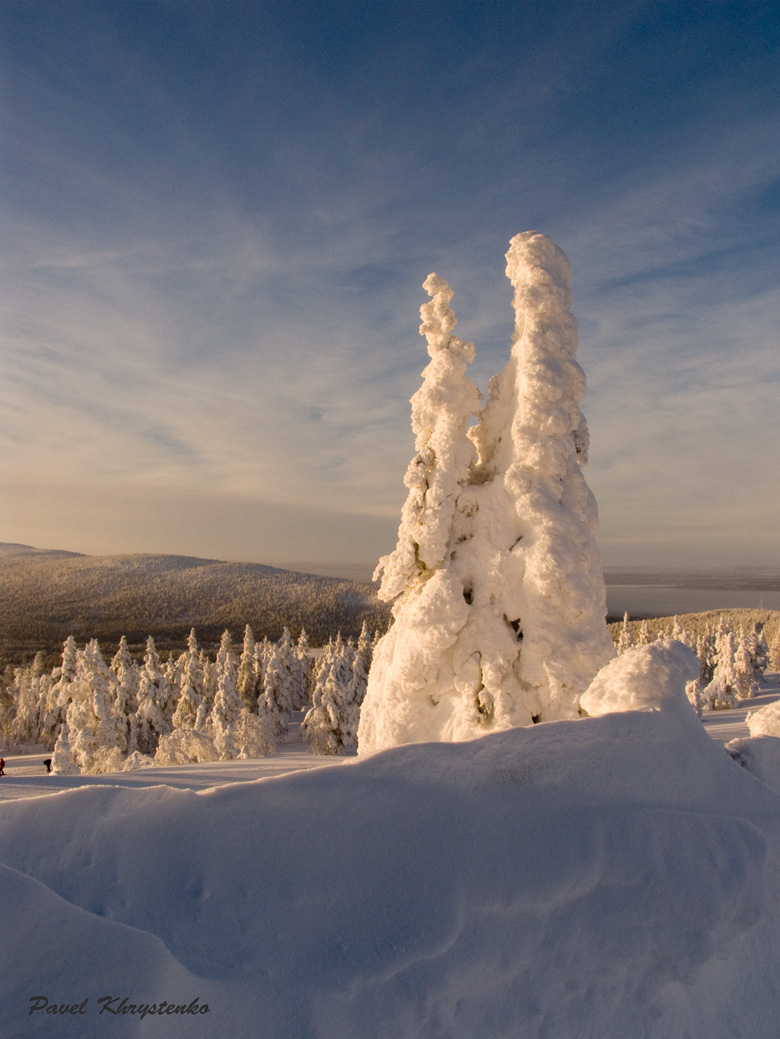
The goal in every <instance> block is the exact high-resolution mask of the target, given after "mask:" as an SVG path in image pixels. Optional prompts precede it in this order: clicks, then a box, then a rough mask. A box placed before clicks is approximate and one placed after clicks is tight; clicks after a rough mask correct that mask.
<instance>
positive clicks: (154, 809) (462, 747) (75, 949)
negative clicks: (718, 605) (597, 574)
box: [0, 643, 780, 1039]
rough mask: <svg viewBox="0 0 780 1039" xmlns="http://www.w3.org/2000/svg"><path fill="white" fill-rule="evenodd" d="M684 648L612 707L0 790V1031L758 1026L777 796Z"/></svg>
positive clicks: (246, 1032)
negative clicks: (181, 1013)
mask: <svg viewBox="0 0 780 1039" xmlns="http://www.w3.org/2000/svg"><path fill="white" fill-rule="evenodd" d="M687 653H688V651H687V650H685V649H684V647H681V648H678V647H677V646H676V645H675V644H671V643H670V644H667V645H666V646H661V647H660V648H659V649H657V650H656V649H655V648H653V647H640V648H637V649H633V650H630V651H629V652H628V653H627V654H625V655H624V658H622V659H621V661H620V666H618V662H615V664H611V665H609V666H608V667H607V668H606V669H605V671H603V672H602V673H601V675H600V676H599V678H598V679H597V681H596V683H594V685H593V686H592V687H591V690H590V691H589V694H588V696H587V698H586V702H588V703H590V705H591V709H592V710H593V711H594V712H597V711H601V712H602V713H599V715H598V716H597V717H590V718H583V719H579V720H575V721H566V720H563V721H558V722H552V723H549V724H540V725H536V726H532V727H528V728H513V729H510V730H507V731H503V732H499V733H494V734H490V735H487V736H485V737H483V738H481V739H477V740H473V741H465V742H460V743H444V742H439V743H433V744H416V745H408V746H404V747H398V748H394V749H391V750H388V751H386V752H384V753H378V754H376V755H372V756H371V757H369V758H366V759H357V760H356V761H355V762H354V763H347V764H344V765H341V766H340V767H338V768H323V769H315V770H312V771H309V772H306V773H296V774H291V775H288V776H284V777H280V778H278V779H271V780H263V781H259V782H255V783H244V784H237V785H234V786H230V787H222V788H220V789H215V790H210V791H206V792H204V793H200V794H196V793H193V792H191V791H184V790H173V789H170V788H166V787H152V788H145V789H134V790H131V789H127V788H123V787H122V786H121V777H118V778H117V784H118V785H114V786H110V785H105V786H98V785H92V786H89V787H85V788H82V789H78V790H74V791H70V792H67V793H61V794H55V795H50V796H47V797H41V798H37V799H32V800H30V799H27V800H24V801H16V802H6V803H3V804H0V862H1V863H2V867H1V868H0V872H2V878H1V879H0V919H2V921H3V933H4V941H3V943H2V947H1V948H2V951H1V952H0V960H1V961H2V962H0V968H2V969H0V1014H1V1015H2V1022H1V1023H0V1034H2V1035H3V1036H4V1037H17V1036H24V1037H25V1039H36V1037H38V1036H40V1037H44V1036H46V1037H54V1039H71V1037H73V1039H76V1037H78V1039H91V1037H97V1036H105V1035H107V1034H109V1031H110V1034H111V1036H112V1037H114V1039H131V1037H132V1039H135V1037H143V1039H145V1037H148V1036H152V1035H154V1036H164V1037H166V1039H169V1037H176V1039H178V1037H184V1036H187V1037H188V1039H199V1037H204V1039H205V1037H206V1036H208V1037H212V1036H215V1035H219V1036H236V1037H250V1036H257V1035H262V1036H264V1037H267V1039H292V1037H299V1036H305V1037H307V1039H365V1037H366V1036H372V1037H377V1039H434V1037H436V1039H441V1037H443V1036H447V1037H448V1039H484V1037H485V1036H490V1037H491V1039H504V1037H507V1039H508V1037H512V1039H517V1037H519V1036H522V1037H523V1039H542V1037H544V1039H604V1037H606V1036H620V1037H623V1036H627V1037H628V1036H630V1037H631V1039H734V1037H735V1036H739V1039H771V1037H773V1036H774V1035H776V1031H777V1007H778V1005H780V966H778V965H779V964H780V905H779V904H778V890H780V886H779V885H778V853H780V797H778V795H777V794H776V793H775V792H774V791H773V790H771V789H770V788H769V787H768V786H767V785H766V784H764V783H762V782H760V781H759V780H758V779H756V778H755V777H754V776H752V775H750V774H749V773H748V772H747V771H746V770H745V769H744V768H741V767H740V766H739V764H737V763H736V762H735V761H734V760H732V758H731V757H730V755H729V754H728V753H727V752H726V751H725V750H724V748H723V747H722V745H720V744H717V743H715V742H713V741H712V740H711V739H710V738H709V737H708V736H707V735H706V733H705V732H704V730H703V728H702V726H701V724H700V722H699V721H698V719H697V718H696V717H695V715H694V713H693V711H692V709H691V708H690V706H689V705H688V703H687V700H686V697H685V681H686V676H687V673H688V667H689V664H690V657H689V656H688V655H687ZM625 658H628V662H626V659H625ZM652 673H658V674H659V676H660V678H659V682H658V684H657V685H656V689H655V693H653V691H652V685H651V674H652ZM632 690H633V691H632ZM610 705H612V707H617V708H619V709H617V710H613V709H612V707H610ZM603 712H606V713H603ZM767 738H768V737H764V739H767ZM203 767H208V766H203ZM107 781H108V780H107ZM37 994H47V995H48V996H49V998H50V999H51V1000H53V1001H57V1002H60V1001H61V1002H71V1001H78V1002H80V1001H81V1000H82V999H85V998H88V999H89V1004H88V1009H89V1011H90V1012H89V1013H87V1014H86V1015H84V1016H82V1017H70V1016H68V1017H64V1016H63V1017H48V1018H47V1017H45V1015H44V1014H42V1013H38V1014H34V1015H32V1016H30V1015H29V1012H28V1010H29V1005H30V1003H29V1001H30V997H31V996H33V995H37ZM106 995H111V996H117V997H121V996H127V998H128V1001H131V1002H136V1003H140V1002H143V1003H147V1004H148V1003H152V1002H155V1001H156V1002H158V1003H159V1002H160V1001H162V1000H168V1001H174V1002H176V1003H180V1004H187V1003H189V1002H190V1001H191V1000H193V999H195V998H196V997H197V998H198V1000H199V1002H200V1004H208V1006H209V1012H208V1014H205V1015H202V1016H197V1017H195V1016H189V1017H180V1018H176V1017H166V1018H164V1019H161V1018H158V1017H154V1018H151V1017H147V1018H146V1019H145V1020H143V1021H141V1020H139V1018H138V1017H137V1016H135V1017H133V1016H130V1015H127V1016H117V1017H111V1018H110V1019H109V1020H108V1021H107V1017H106V1016H105V1015H104V1016H103V1017H100V1016H97V1010H98V1007H97V1000H98V999H99V998H100V997H101V996H106ZM109 1026H110V1029H109Z"/></svg>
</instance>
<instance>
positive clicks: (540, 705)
mask: <svg viewBox="0 0 780 1039" xmlns="http://www.w3.org/2000/svg"><path fill="white" fill-rule="evenodd" d="M507 275H508V277H509V279H510V281H511V282H512V285H513V287H514V290H515V292H514V307H515V311H516V324H515V333H514V337H513V347H512V352H511V356H510V359H509V362H508V364H507V365H506V367H505V368H504V370H503V371H502V372H501V373H500V374H499V375H497V376H495V377H494V378H493V379H491V381H490V385H489V396H488V400H487V403H486V405H485V408H484V410H482V411H480V410H479V406H478V402H479V395H478V391H477V390H476V387H475V386H474V385H473V383H471V382H470V380H469V379H468V378H467V377H466V376H465V368H466V362H467V361H471V360H472V359H473V356H474V351H473V347H472V346H471V344H465V343H463V342H462V340H460V339H458V338H457V337H456V336H453V335H452V329H453V328H454V326H455V318H454V316H453V314H452V311H451V310H450V309H449V302H450V300H451V298H452V292H451V290H450V288H449V286H448V285H447V283H446V282H444V281H443V280H442V279H440V278H439V277H438V276H436V275H431V276H430V277H429V278H428V279H427V280H426V282H425V285H424V287H425V288H426V289H427V291H428V292H429V294H430V295H431V296H433V300H432V302H431V303H428V304H426V305H425V306H423V307H422V309H421V315H422V319H423V321H422V326H421V329H420V331H421V334H424V335H425V336H426V338H427V340H428V350H429V353H430V354H431V358H432V361H431V364H429V365H428V367H427V368H426V369H425V372H424V373H423V376H424V382H423V385H422V387H421V389H420V390H419V391H418V392H417V393H416V394H415V396H414V397H413V398H412V425H413V428H414V431H415V433H416V435H417V443H416V448H417V454H416V455H415V458H414V459H413V460H412V463H411V464H410V466H409V470H408V472H407V476H406V480H405V482H406V485H407V486H408V487H409V496H408V499H407V502H406V504H405V506H404V509H403V513H402V518H401V524H400V527H399V532H398V544H397V546H396V549H395V551H394V552H393V553H391V554H390V555H389V556H385V557H384V558H383V559H381V560H380V563H379V566H378V568H377V574H375V577H377V576H379V575H380V574H382V575H383V576H382V583H381V586H380V591H379V595H380V597H381V598H383V599H385V600H386V601H393V600H395V604H394V606H393V624H392V626H391V628H390V630H389V631H388V632H387V634H386V635H385V636H384V637H383V638H382V639H381V640H380V642H379V644H378V645H377V647H376V650H375V653H374V659H373V663H372V666H371V672H370V674H369V680H368V691H367V694H366V698H365V700H364V703H363V709H362V712H361V718H360V727H359V731H358V750H359V753H372V752H374V751H377V750H382V749H384V748H386V747H391V746H395V745H398V744H402V743H415V742H421V741H425V740H463V739H470V738H473V737H475V736H479V735H482V734H484V733H487V732H492V731H496V730H499V729H506V728H510V727H512V726H515V725H528V724H531V723H532V722H534V721H551V720H555V719H560V718H571V717H576V716H577V714H578V711H579V700H580V696H581V695H582V693H583V692H584V691H585V690H586V689H587V687H588V685H589V684H590V682H591V680H592V679H593V677H594V675H595V674H596V672H597V671H598V670H599V669H600V668H601V667H602V666H603V665H604V664H605V663H606V662H607V661H608V660H609V659H610V658H611V657H612V656H613V655H614V648H613V645H612V640H611V638H610V636H609V632H608V629H607V626H606V623H605V617H606V595H605V589H604V579H603V576H602V571H601V562H600V558H599V553H598V548H597V546H596V543H595V538H594V535H595V531H596V527H597V523H598V514H597V508H596V503H595V500H594V498H593V495H592V494H591V492H590V490H589V488H588V486H587V484H586V482H585V479H584V477H583V475H582V472H581V467H582V465H583V464H584V463H585V462H586V461H587V446H588V434H587V426H586V424H585V420H584V418H583V416H582V413H581V411H580V408H579V402H580V400H581V399H582V397H583V395H584V393H585V376H584V373H583V371H582V369H581V368H580V366H579V364H578V363H577V361H576V356H575V355H576V349H577V326H576V322H575V319H574V317H573V316H572V314H571V312H570V310H569V307H570V303H571V292H570V288H569V283H570V278H571V269H570V266H569V262H568V260H567V259H566V257H565V255H564V254H563V252H562V251H561V250H560V249H559V248H558V247H557V246H556V245H555V243H554V242H552V241H551V240H550V239H549V238H547V237H546V236H545V235H542V234H539V233H537V232H533V231H529V232H525V233H524V234H520V235H517V236H516V237H515V238H513V239H512V242H511V243H510V249H509V252H508V253H507ZM472 414H475V415H477V416H478V418H479V422H478V423H477V425H475V426H473V427H472V428H470V429H469V428H468V422H469V416H470V415H472Z"/></svg>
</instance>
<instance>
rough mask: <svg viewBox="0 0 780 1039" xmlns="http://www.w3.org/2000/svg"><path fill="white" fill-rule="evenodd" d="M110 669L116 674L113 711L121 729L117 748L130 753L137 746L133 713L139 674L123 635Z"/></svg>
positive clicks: (136, 705) (135, 707) (136, 699)
mask: <svg viewBox="0 0 780 1039" xmlns="http://www.w3.org/2000/svg"><path fill="white" fill-rule="evenodd" d="M111 670H112V671H113V672H114V675H115V676H116V683H115V686H114V691H115V696H116V703H115V705H114V713H115V714H116V717H117V719H118V721H119V723H120V730H121V732H120V741H119V749H120V750H121V751H122V752H123V753H125V754H132V752H133V751H134V750H135V749H136V746H137V744H136V733H135V724H136V722H135V713H136V711H137V710H138V688H139V683H140V676H139V674H138V667H137V666H136V663H135V661H134V660H133V657H132V654H131V653H130V647H129V646H128V644H127V639H126V637H125V636H124V635H123V636H122V637H121V639H120V640H119V647H118V648H117V651H116V654H115V655H114V657H113V659H112V661H111Z"/></svg>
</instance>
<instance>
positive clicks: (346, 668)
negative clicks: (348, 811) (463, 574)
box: [0, 625, 376, 773]
mask: <svg viewBox="0 0 780 1039" xmlns="http://www.w3.org/2000/svg"><path fill="white" fill-rule="evenodd" d="M375 641H376V635H375V634H374V635H371V634H370V633H369V631H368V628H367V627H366V626H365V625H364V626H363V630H362V632H361V634H360V637H359V639H358V640H357V643H356V644H353V642H352V641H351V640H346V641H344V640H343V639H342V637H341V635H340V634H338V635H336V637H335V638H332V639H331V640H330V641H329V642H328V644H327V645H326V646H325V647H324V648H323V649H322V650H321V651H319V652H316V653H314V652H312V650H311V649H310V647H309V642H308V637H307V634H306V632H305V631H301V633H300V635H299V637H298V639H297V641H295V642H294V641H293V639H292V637H291V635H290V631H289V629H288V628H285V629H284V631H283V633H282V637H281V639H279V641H278V642H271V641H269V639H267V638H264V639H263V640H262V641H256V640H255V638H254V635H253V633H252V629H251V627H250V626H249V625H246V627H245V630H244V636H243V642H242V643H241V645H240V646H234V645H233V640H232V639H231V636H230V633H229V632H228V631H225V632H224V634H223V636H222V640H221V643H220V647H219V651H218V652H217V654H216V657H215V658H214V659H212V658H211V657H210V656H209V655H208V654H207V653H206V652H205V651H204V650H202V649H200V647H199V646H198V640H197V635H196V633H195V631H194V630H193V631H191V632H190V637H189V640H188V645H187V649H186V650H185V651H184V652H183V653H181V654H179V655H174V654H173V653H171V654H170V655H169V656H168V659H167V660H166V661H165V662H163V661H162V660H161V659H160V655H159V653H158V652H157V649H156V647H155V642H154V638H153V637H152V636H149V638H148V639H147V641H146V651H145V653H144V657H143V660H142V662H140V664H139V663H138V662H136V661H135V660H134V659H133V657H132V655H131V653H130V650H129V648H128V645H127V641H126V640H125V639H124V638H123V639H122V640H120V643H119V647H118V649H117V652H116V653H115V654H114V656H113V657H112V658H111V659H110V661H106V660H105V659H104V657H103V654H102V652H101V650H100V646H99V644H98V642H97V640H96V639H92V640H90V641H89V642H88V643H87V644H86V646H84V647H79V646H77V644H76V641H75V639H73V638H72V637H70V638H68V639H67V640H66V642H65V644H64V646H63V652H62V660H61V662H60V664H59V665H58V666H57V667H56V668H54V670H53V671H50V672H47V671H45V670H44V668H43V663H42V659H43V654H42V653H39V654H38V655H37V656H36V658H35V659H34V660H33V662H32V663H31V664H29V665H28V666H26V667H18V668H14V669H12V668H7V669H6V672H5V674H4V675H3V678H2V681H1V682H0V741H2V744H3V745H4V746H5V748H6V749H7V748H13V747H24V746H28V745H42V746H43V747H45V748H46V747H48V748H50V749H53V753H52V770H53V771H54V772H55V773H57V772H59V773H73V772H79V771H80V772H85V773H95V772H115V771H119V770H127V769H134V768H142V767H145V766H149V765H153V764H157V765H170V764H182V763H187V762H198V761H216V760H233V759H236V758H250V757H261V756H266V755H272V754H275V753H276V750H277V746H278V744H279V742H280V740H283V739H284V738H285V736H286V735H287V733H288V730H289V729H290V726H291V725H292V724H293V719H296V720H297V722H296V723H297V724H299V725H300V731H301V735H302V736H303V738H304V740H305V742H306V743H307V745H308V746H309V747H310V748H311V750H312V752H314V753H318V754H344V753H348V752H350V751H354V750H355V747H356V738H357V723H358V716H359V712H360V705H361V703H362V700H363V697H364V695H365V689H366V680H367V676H368V670H369V668H370V666H371V656H372V651H373V644H374V642H375ZM299 716H300V717H299ZM301 718H302V720H301Z"/></svg>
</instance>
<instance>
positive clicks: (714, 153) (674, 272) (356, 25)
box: [0, 0, 780, 570]
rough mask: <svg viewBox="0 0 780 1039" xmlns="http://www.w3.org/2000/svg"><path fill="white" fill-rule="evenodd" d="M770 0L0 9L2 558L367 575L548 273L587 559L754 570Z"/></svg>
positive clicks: (772, 103)
mask: <svg viewBox="0 0 780 1039" xmlns="http://www.w3.org/2000/svg"><path fill="white" fill-rule="evenodd" d="M779 40H780V7H779V6H778V5H777V4H775V3H764V2H752V0H744V2H742V0H730V2H709V0H695V2H673V3H660V2H644V0H619V2H615V3H602V2H596V0H594V2H588V0H574V2H568V0H558V2H549V3H539V2H528V3H525V2H509V0H500V2H492V0H480V2H471V3H463V2H459V0H450V2H447V3H440V2H439V0H415V2H395V0H366V2H363V0H344V2H341V0H319V2H316V3H308V2H298V0H283V2H279V3H277V2H268V3H266V2H263V0H258V2H251V3H244V2H237V0H236V2H234V0H220V2H211V0H210V2H199V0H188V2H186V3H185V2H156V0H155V2H148V0H125V2H120V3H115V2H76V0H58V2H50V0H36V2H32V0H24V2H16V0H3V3H2V4H0V41H1V42H0V48H1V51H0V63H1V64H2V72H0V95H1V96H0V101H1V102H2V103H1V104H0V109H1V110H2V111H1V112H0V135H1V136H0V220H1V221H2V243H3V244H2V245H1V246H0V262H2V273H1V275H0V276H1V278H2V281H1V283H0V304H1V307H2V317H1V321H2V352H1V356H0V493H1V495H2V497H0V541H7V542H18V543H22V544H28V545H35V546H36V547H39V548H59V549H69V550H71V551H78V552H85V553H88V554H114V553H124V552H165V553H168V552H173V553H181V554H190V555H199V556H206V557H209V558H218V559H229V560H238V561H246V562H261V563H269V564H274V565H286V564H287V565H289V564H295V565H298V564H304V563H305V564H310V565H311V566H312V567H313V566H324V565H342V564H345V565H346V564H350V565H353V566H354V565H360V566H363V565H368V566H369V567H371V566H373V564H374V563H375V561H376V559H377V558H378V557H379V556H380V555H382V554H384V553H386V552H389V551H390V550H391V549H392V548H393V545H394V544H395V534H396V529H397V526H398V520H399V517H400V509H401V505H402V504H403V502H404V500H405V497H406V488H405V487H404V485H403V475H404V472H405V469H406V466H407V464H408V461H409V459H410V458H411V456H412V455H413V453H414V441H413V436H412V432H411V427H410V421H409V398H410V397H411V395H412V394H413V393H414V392H415V390H416V389H417V388H418V386H419V384H420V372H421V371H422V368H423V367H424V366H425V364H426V363H427V360H428V358H427V354H426V351H425V341H424V339H422V338H420V337H419V335H418V326H419V307H420V305H421V304H423V303H424V302H426V300H427V298H428V297H427V295H426V293H425V292H424V291H423V289H422V287H421V286H422V282H423V281H424V280H425V278H426V276H427V275H428V274H429V273H431V272H432V271H436V272H437V273H438V274H439V275H440V276H441V277H443V278H446V280H447V281H448V282H449V283H450V285H451V286H452V288H453V290H454V293H455V296H454V299H453V302H452V307H453V309H454V311H455V313H456V315H457V317H458V321H459V324H458V329H457V331H458V334H459V335H460V336H461V337H462V338H464V339H466V340H471V341H473V342H474V343H475V345H476V351H477V356H476V360H475V362H474V364H473V365H472V367H471V370H470V375H471V377H472V378H473V379H474V381H475V382H476V383H477V385H478V386H479V387H480V388H481V389H482V390H483V392H484V391H486V389H487V381H488V379H489V378H490V376H491V375H493V374H494V373H496V372H497V371H499V370H500V369H501V368H502V367H503V365H504V364H505V362H506V360H507V358H508V356H509V349H510V337H511V332H512V325H513V311H512V309H511V297H512V290H511V286H510V285H509V282H508V281H507V279H506V277H505V274H504V267H505V260H504V254H505V252H506V249H507V247H508V242H509V239H510V238H511V237H513V235H515V234H517V233H518V232H521V231H525V230H538V231H543V232H544V233H545V234H547V235H549V236H550V237H552V238H553V239H554V240H555V241H556V242H557V243H558V245H559V246H560V247H561V248H562V249H563V250H564V251H565V252H566V254H567V256H568V257H569V259H570V261H571V264H572V267H573V271H574V279H573V291H574V304H573V310H574V313H575V315H576V317H577V319H578V322H579V328H580V347H579V354H578V358H579V360H580V363H581V364H582V366H583V368H584V369H585V372H586V374H587V377H588V394H587V396H586V397H585V399H584V401H583V402H582V409H583V412H584V413H585V415H586V417H587V420H588V423H589V426H590V432H591V452H590V462H589V464H588V466H587V468H586V470H585V475H586V478H587V480H588V483H589V485H590V487H591V489H592V490H593V492H594V494H595V496H596V499H597V501H598V503H599V510H600V517H601V527H600V532H599V545H600V548H601V552H602V557H603V559H604V563H605V565H607V566H608V567H620V566H623V567H636V568H641V567H669V568H679V567H695V568H700V569H710V570H712V569H719V568H722V567H734V566H742V567H745V566H748V567H759V568H768V567H770V568H777V567H780V537H779V536H778V531H780V465H778V454H777V451H778V443H779V442H780V407H778V405H779V404H780V54H778V50H779V48H778V42H779Z"/></svg>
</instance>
